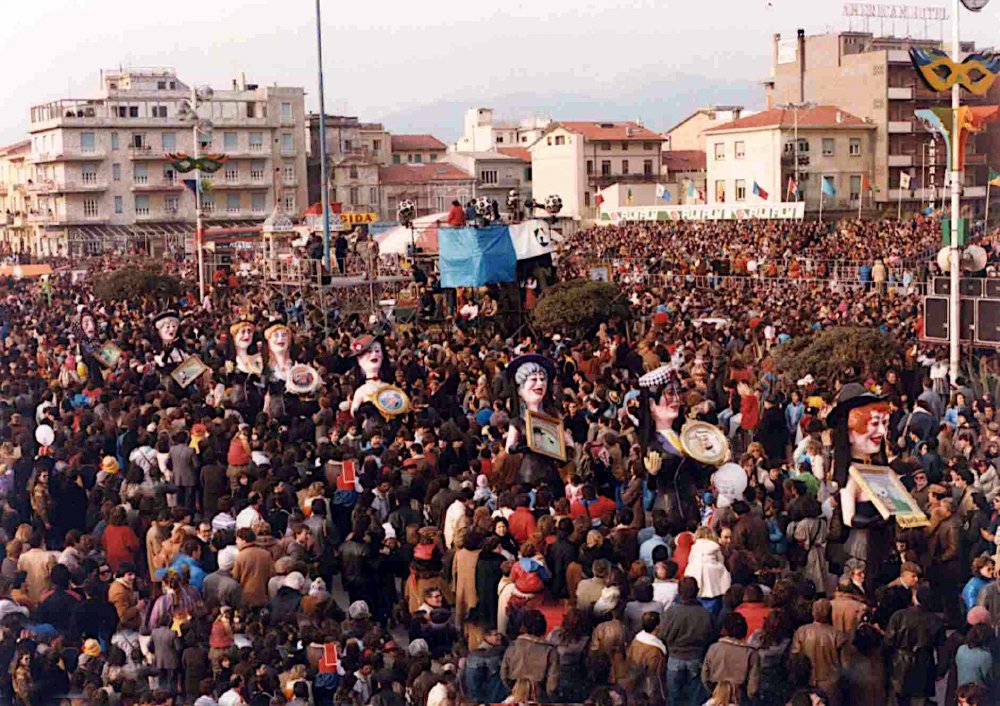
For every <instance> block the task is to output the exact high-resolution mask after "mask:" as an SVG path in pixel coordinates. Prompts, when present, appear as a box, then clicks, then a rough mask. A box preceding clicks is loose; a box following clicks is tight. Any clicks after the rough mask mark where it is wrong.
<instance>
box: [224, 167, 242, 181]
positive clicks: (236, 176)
mask: <svg viewBox="0 0 1000 706" xmlns="http://www.w3.org/2000/svg"><path fill="white" fill-rule="evenodd" d="M224 176H225V179H226V182H227V183H229V184H235V183H236V182H238V181H239V180H240V170H239V169H238V168H237V167H226V170H225V172H224Z"/></svg>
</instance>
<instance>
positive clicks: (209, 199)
mask: <svg viewBox="0 0 1000 706" xmlns="http://www.w3.org/2000/svg"><path fill="white" fill-rule="evenodd" d="M201 210H202V212H203V213H215V197H214V196H211V195H210V194H202V195H201Z"/></svg>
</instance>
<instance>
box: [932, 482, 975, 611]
mask: <svg viewBox="0 0 1000 706" xmlns="http://www.w3.org/2000/svg"><path fill="white" fill-rule="evenodd" d="M930 520H931V524H930V526H929V527H926V528H925V531H926V532H927V561H926V562H925V563H924V566H926V567H928V571H927V578H928V579H930V583H931V588H932V589H934V590H933V594H934V597H935V600H936V601H938V602H937V603H935V604H934V605H932V606H931V608H932V610H935V612H941V608H942V607H943V608H944V611H943V612H944V614H945V618H946V619H947V622H948V625H949V626H952V627H957V626H959V625H961V623H962V616H961V614H960V609H959V602H958V601H956V600H954V599H951V600H942V599H943V598H944V597H946V596H947V597H949V598H950V597H952V596H955V595H956V594H957V593H958V592H959V591H960V590H961V585H962V579H963V577H964V573H963V572H964V571H965V565H964V563H963V561H962V553H961V536H962V523H961V519H960V518H959V516H958V513H957V512H956V511H955V503H954V501H953V500H952V499H951V498H942V499H941V501H940V503H939V504H938V506H937V507H935V508H934V509H932V510H931V513H930Z"/></svg>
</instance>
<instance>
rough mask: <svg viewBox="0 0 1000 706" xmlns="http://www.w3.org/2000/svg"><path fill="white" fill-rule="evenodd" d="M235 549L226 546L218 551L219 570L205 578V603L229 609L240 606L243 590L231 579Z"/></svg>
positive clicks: (234, 561) (236, 551)
mask: <svg viewBox="0 0 1000 706" xmlns="http://www.w3.org/2000/svg"><path fill="white" fill-rule="evenodd" d="M237 553H238V550H237V549H236V547H233V546H228V547H225V548H223V549H222V550H220V551H219V558H218V561H219V569H218V571H215V572H214V573H211V574H209V575H208V576H206V577H205V585H204V592H205V601H206V602H210V601H214V602H217V603H218V604H219V605H227V606H229V607H230V608H239V607H241V605H242V593H243V589H242V587H241V586H240V582H239V581H237V580H236V579H234V578H233V565H234V564H235V563H236V555H237Z"/></svg>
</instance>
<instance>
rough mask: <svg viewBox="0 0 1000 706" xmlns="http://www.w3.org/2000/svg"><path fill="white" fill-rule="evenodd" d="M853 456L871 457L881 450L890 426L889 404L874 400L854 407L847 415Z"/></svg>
mask: <svg viewBox="0 0 1000 706" xmlns="http://www.w3.org/2000/svg"><path fill="white" fill-rule="evenodd" d="M847 426H848V434H849V437H850V441H851V456H852V457H853V458H863V459H867V458H871V457H872V456H874V455H875V454H877V453H878V452H879V450H880V449H881V448H882V444H883V442H884V441H885V436H886V434H887V433H888V428H889V405H888V403H886V402H874V403H872V404H869V405H865V406H864V407H858V408H856V409H852V410H851V411H850V412H849V413H848V416H847Z"/></svg>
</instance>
